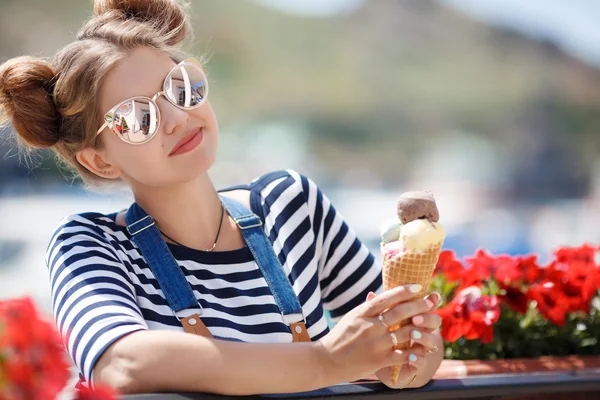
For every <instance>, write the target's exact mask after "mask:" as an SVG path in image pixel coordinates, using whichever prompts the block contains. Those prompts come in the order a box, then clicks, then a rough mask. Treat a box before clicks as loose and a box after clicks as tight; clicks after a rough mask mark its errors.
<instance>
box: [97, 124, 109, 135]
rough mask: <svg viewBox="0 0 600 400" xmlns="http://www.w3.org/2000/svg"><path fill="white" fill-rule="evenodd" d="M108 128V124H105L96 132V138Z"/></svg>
mask: <svg viewBox="0 0 600 400" xmlns="http://www.w3.org/2000/svg"><path fill="white" fill-rule="evenodd" d="M107 126H108V122H105V123H103V124H102V126H101V127H100V129H98V131H97V132H96V136H98V135H99V134H100V133H102V131H103V130H104V128H106V127H107Z"/></svg>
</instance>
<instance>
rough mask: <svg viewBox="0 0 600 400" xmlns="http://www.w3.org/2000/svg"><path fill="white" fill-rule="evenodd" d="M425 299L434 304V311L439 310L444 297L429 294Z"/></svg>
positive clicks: (437, 294)
mask: <svg viewBox="0 0 600 400" xmlns="http://www.w3.org/2000/svg"><path fill="white" fill-rule="evenodd" d="M425 298H426V299H428V300H430V301H431V302H432V303H433V307H432V308H434V309H435V308H438V307H439V305H440V304H441V303H442V295H441V294H439V293H438V292H432V293H429V294H428V295H427V296H426V297H425Z"/></svg>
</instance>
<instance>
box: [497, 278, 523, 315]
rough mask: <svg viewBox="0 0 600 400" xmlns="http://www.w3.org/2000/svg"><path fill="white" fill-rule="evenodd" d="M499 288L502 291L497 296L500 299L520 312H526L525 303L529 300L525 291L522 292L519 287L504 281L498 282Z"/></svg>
mask: <svg viewBox="0 0 600 400" xmlns="http://www.w3.org/2000/svg"><path fill="white" fill-rule="evenodd" d="M500 289H501V292H502V294H501V295H499V296H498V297H499V298H500V301H502V302H503V303H504V304H506V305H508V306H509V307H510V308H511V309H513V310H514V311H516V312H518V313H520V314H525V313H526V312H527V303H528V302H529V298H528V297H527V292H525V293H524V292H523V291H522V290H521V289H519V288H517V287H514V286H511V285H506V284H504V283H500Z"/></svg>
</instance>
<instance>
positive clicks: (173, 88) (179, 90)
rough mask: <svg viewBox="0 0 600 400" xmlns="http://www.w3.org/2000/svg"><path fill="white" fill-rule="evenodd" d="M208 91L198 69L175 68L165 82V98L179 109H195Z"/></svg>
mask: <svg viewBox="0 0 600 400" xmlns="http://www.w3.org/2000/svg"><path fill="white" fill-rule="evenodd" d="M207 91H208V87H207V83H206V78H205V77H204V74H203V73H202V70H200V68H198V67H195V66H192V65H182V66H179V67H177V68H175V69H174V70H173V71H172V72H171V73H170V74H169V76H167V79H166V81H165V96H167V98H168V99H169V100H170V101H171V102H172V103H173V104H177V105H178V106H180V107H195V106H198V105H199V104H200V102H202V100H204V98H205V97H206V93H207Z"/></svg>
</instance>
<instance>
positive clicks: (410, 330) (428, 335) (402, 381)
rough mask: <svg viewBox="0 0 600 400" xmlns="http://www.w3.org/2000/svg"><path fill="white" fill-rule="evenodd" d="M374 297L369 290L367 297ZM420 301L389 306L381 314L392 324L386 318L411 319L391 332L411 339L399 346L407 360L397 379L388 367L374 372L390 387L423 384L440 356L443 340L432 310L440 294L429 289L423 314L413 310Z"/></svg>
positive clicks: (431, 373) (402, 338)
mask: <svg viewBox="0 0 600 400" xmlns="http://www.w3.org/2000/svg"><path fill="white" fill-rule="evenodd" d="M375 297H376V295H375V294H374V293H369V295H368V296H367V301H370V300H372V299H374V298H375ZM420 301H422V300H414V301H411V302H406V303H403V304H401V305H399V306H398V307H396V308H395V310H393V311H392V310H389V311H387V312H385V313H384V314H382V318H383V321H384V322H385V323H386V325H389V326H392V325H393V323H388V321H389V320H391V321H394V322H395V321H398V319H400V320H406V319H410V323H408V324H407V325H405V326H403V327H401V328H399V329H398V330H396V331H395V332H394V333H395V335H396V338H397V340H398V342H399V343H405V342H408V341H411V342H412V345H411V346H410V347H408V348H407V349H405V350H402V351H403V352H404V353H406V354H407V357H406V358H407V359H408V363H405V364H402V369H401V370H400V375H399V377H398V381H397V382H396V383H395V384H394V383H392V379H391V377H390V368H389V367H386V368H382V369H380V370H378V371H377V372H376V376H377V378H379V380H380V381H381V382H383V383H384V384H385V385H386V386H388V387H390V388H393V389H400V388H404V387H421V386H423V385H425V384H426V383H427V382H429V381H430V380H431V377H432V376H433V374H435V372H436V371H437V369H438V367H439V365H440V363H441V361H442V359H443V353H444V352H443V349H444V347H443V346H444V343H443V340H442V337H441V336H440V333H439V328H440V326H441V325H442V319H441V318H440V317H439V316H438V315H437V314H434V313H433V312H432V311H433V310H435V308H437V306H438V305H439V304H440V302H441V296H440V295H439V294H438V293H431V294H430V295H429V296H427V297H426V298H425V302H426V303H427V305H428V307H429V310H428V311H427V312H425V313H422V314H415V310H416V309H418V308H419V307H418V305H419V304H418V303H419V302H420ZM415 303H416V304H415ZM393 314H399V315H393ZM397 365H400V364H397ZM415 375H416V378H415Z"/></svg>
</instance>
